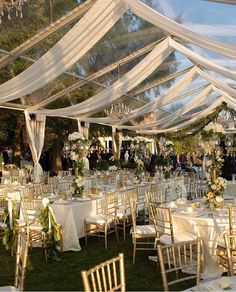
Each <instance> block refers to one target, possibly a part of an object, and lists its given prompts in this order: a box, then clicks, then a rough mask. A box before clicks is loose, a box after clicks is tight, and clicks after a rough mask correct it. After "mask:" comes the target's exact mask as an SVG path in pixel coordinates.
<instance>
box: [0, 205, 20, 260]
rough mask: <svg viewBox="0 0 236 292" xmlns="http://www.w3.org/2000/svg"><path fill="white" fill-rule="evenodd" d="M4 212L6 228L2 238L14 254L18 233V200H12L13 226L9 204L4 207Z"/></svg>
mask: <svg viewBox="0 0 236 292" xmlns="http://www.w3.org/2000/svg"><path fill="white" fill-rule="evenodd" d="M4 214H5V218H6V220H5V224H6V228H5V229H4V232H3V238H2V243H3V245H5V247H6V250H10V251H11V255H13V252H14V249H15V239H16V235H17V222H16V220H17V218H18V214H17V210H16V202H15V201H14V200H12V226H11V222H10V213H9V209H8V206H7V207H5V208H4Z"/></svg>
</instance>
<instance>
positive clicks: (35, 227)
mask: <svg viewBox="0 0 236 292" xmlns="http://www.w3.org/2000/svg"><path fill="white" fill-rule="evenodd" d="M29 230H32V231H42V230H43V226H42V225H41V224H38V223H33V224H30V225H29Z"/></svg>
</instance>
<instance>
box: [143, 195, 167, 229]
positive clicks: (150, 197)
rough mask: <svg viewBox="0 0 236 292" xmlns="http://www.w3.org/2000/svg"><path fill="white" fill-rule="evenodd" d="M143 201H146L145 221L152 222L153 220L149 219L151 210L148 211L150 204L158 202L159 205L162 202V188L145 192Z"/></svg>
mask: <svg viewBox="0 0 236 292" xmlns="http://www.w3.org/2000/svg"><path fill="white" fill-rule="evenodd" d="M145 202H146V216H147V220H146V221H147V222H149V224H153V221H152V220H151V217H152V216H151V212H150V204H151V203H154V204H158V205H161V204H162V203H163V190H157V191H151V192H150V191H148V192H145Z"/></svg>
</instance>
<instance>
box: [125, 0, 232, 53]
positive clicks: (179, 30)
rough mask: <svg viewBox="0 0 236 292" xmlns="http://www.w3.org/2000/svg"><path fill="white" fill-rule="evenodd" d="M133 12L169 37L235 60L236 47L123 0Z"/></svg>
mask: <svg viewBox="0 0 236 292" xmlns="http://www.w3.org/2000/svg"><path fill="white" fill-rule="evenodd" d="M124 1H125V2H126V3H127V4H128V5H129V7H130V9H131V10H132V11H133V12H134V14H136V15H138V16H139V17H141V18H144V19H145V20H146V21H148V22H150V23H152V24H154V25H155V26H157V27H159V28H161V29H163V30H164V31H166V32H168V33H169V34H171V35H174V36H177V37H179V38H180V39H182V40H185V41H187V42H190V43H193V44H196V45H197V46H201V47H203V48H206V49H208V50H211V51H213V52H215V53H218V54H222V55H225V56H228V57H232V58H236V45H232V44H227V43H223V42H220V41H216V40H214V39H212V38H209V37H206V36H203V35H201V34H198V33H196V32H194V31H192V30H190V29H188V28H186V27H184V26H183V25H181V24H178V23H177V22H174V21H173V20H171V19H169V18H167V17H165V16H163V15H162V14H160V13H159V12H157V11H156V10H154V9H152V8H151V7H149V6H147V5H146V4H144V3H143V2H141V1H139V0H124Z"/></svg>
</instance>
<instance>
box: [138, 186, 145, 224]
mask: <svg viewBox="0 0 236 292" xmlns="http://www.w3.org/2000/svg"><path fill="white" fill-rule="evenodd" d="M146 191H147V186H146V185H140V186H138V187H137V211H138V213H137V220H139V221H140V222H144V223H145V214H146V202H145V192H146Z"/></svg>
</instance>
